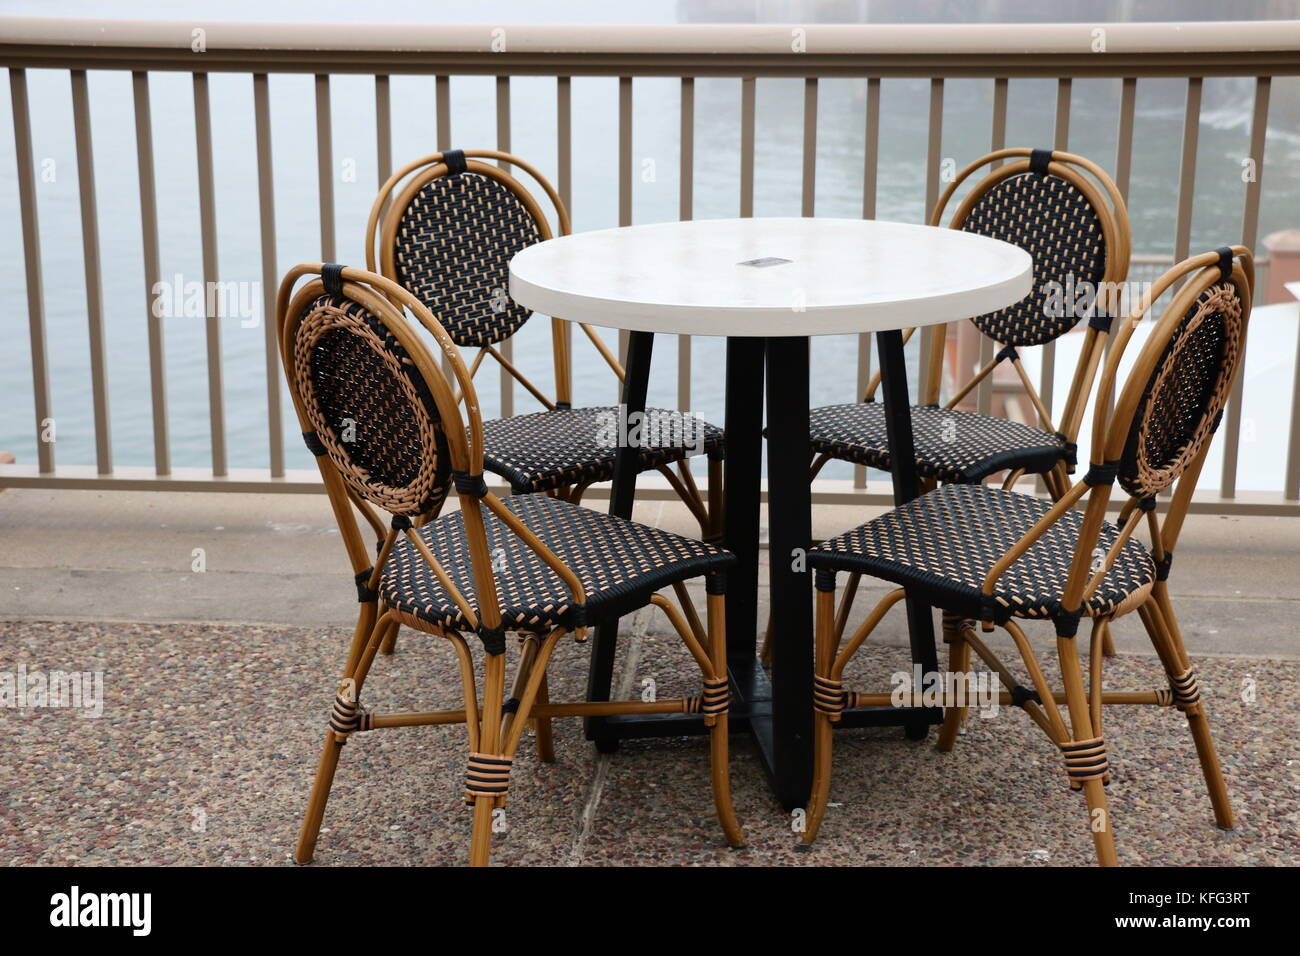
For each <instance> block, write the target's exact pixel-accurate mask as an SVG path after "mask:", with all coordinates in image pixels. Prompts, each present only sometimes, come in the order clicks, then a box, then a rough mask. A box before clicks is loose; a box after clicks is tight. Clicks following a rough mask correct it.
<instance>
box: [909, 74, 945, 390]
mask: <svg viewBox="0 0 1300 956" xmlns="http://www.w3.org/2000/svg"><path fill="white" fill-rule="evenodd" d="M929 118H930V122H929V131H928V133H927V135H926V147H925V211H924V212H923V213H922V217H923V221H926V222H928V221H929V218H930V211H931V210H932V209H934V205H935V203H936V202H938V201H939V164H940V163H941V162H942V161H943V157H942V155H941V154H942V152H943V77H938V76H936V77H933V78H931V80H930V112H929ZM947 332H948V327H947V326H946V325H927V326H925V327H924V328H922V329H921V336H920V338H921V360H920V364H919V366H918V367H919V368H920V370H921V374H920V375H919V376H918V379H919V380H918V382H917V386H916V388H917V394H918V395H920V396H921V397H922V399H921V400H922V401H925V402H930V401H934V402H937V401H939V394H940V391H941V390H942V389H943V366H942V365H939V366H935V365H933V364H932V363H931V361H930V357H931V350H932V349H933V348H934V340H935V336H937V335H946V334H947Z"/></svg>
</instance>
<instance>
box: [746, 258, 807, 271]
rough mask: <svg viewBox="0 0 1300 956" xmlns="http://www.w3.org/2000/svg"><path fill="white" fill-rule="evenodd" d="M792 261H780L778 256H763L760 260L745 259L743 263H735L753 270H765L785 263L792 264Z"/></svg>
mask: <svg viewBox="0 0 1300 956" xmlns="http://www.w3.org/2000/svg"><path fill="white" fill-rule="evenodd" d="M793 261H794V260H793V259H782V258H781V257H780V256H763V258H761V259H746V260H745V261H744V262H737V263H736V265H738V266H753V267H754V268H755V269H766V268H767V267H768V266H783V265H785V264H786V263H787V262H793Z"/></svg>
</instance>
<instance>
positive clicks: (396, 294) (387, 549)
mask: <svg viewBox="0 0 1300 956" xmlns="http://www.w3.org/2000/svg"><path fill="white" fill-rule="evenodd" d="M323 268H324V265H323V264H322V263H307V264H303V265H298V266H295V267H294V268H292V269H290V270H289V271H288V273H287V274H286V275H285V277H284V280H283V282H282V283H281V285H280V289H279V294H278V296H277V300H276V315H277V322H278V333H279V342H280V346H281V358H282V361H283V364H284V370H285V375H286V378H287V379H288V381H289V384H290V392H291V394H292V396H293V401H294V407H295V409H296V411H297V414H298V419H299V423H300V425H301V427H302V429H303V432H304V435H307V434H308V433H313V434H314V432H313V429H314V427H315V426H314V425H313V422H312V419H311V416H310V414H309V412H308V409H307V405H306V403H305V401H304V397H303V389H304V385H303V383H302V382H301V381H300V378H301V376H300V375H299V374H298V372H296V371H295V367H294V346H295V335H296V333H297V330H298V325H299V322H300V320H301V317H302V315H303V311H304V309H305V308H307V307H308V306H309V305H310V304H311V303H312V302H314V301H315V300H316V299H317V298H318V297H320V296H321V295H323V294H324V293H325V292H326V284H325V282H324V280H323V273H322V269H323ZM339 275H340V277H341V281H342V285H341V294H342V296H343V297H344V298H345V299H347V300H350V301H351V302H353V303H356V304H358V305H359V306H361V307H362V308H363V309H364V310H365V311H366V312H367V313H368V314H369V315H370V316H373V317H374V318H375V319H376V320H378V322H380V323H381V324H382V325H383V327H384V328H385V329H386V330H387V331H388V332H389V333H391V335H392V336H393V337H394V338H395V339H396V341H397V342H398V343H399V344H400V346H401V347H402V348H403V349H405V351H406V353H407V355H409V357H410V359H411V362H412V363H413V365H414V368H415V370H416V373H417V374H418V375H419V377H420V378H421V379H422V380H423V381H424V383H425V384H426V385H427V386H428V389H429V392H430V393H431V395H432V398H433V401H434V402H435V403H436V407H437V411H438V415H439V418H440V421H441V430H442V432H443V435H444V437H445V439H446V452H447V454H448V455H449V457H450V465H451V472H452V474H453V475H457V476H458V478H457V496H458V499H459V504H460V509H461V511H462V513H463V516H464V526H465V533H466V538H467V540H468V544H469V552H470V558H471V564H472V574H473V584H474V590H475V593H476V595H477V607H476V608H475V607H474V606H472V605H471V602H470V601H468V600H467V598H466V597H465V595H463V594H462V593H461V592H460V591H459V590H458V589H457V588H456V585H455V584H454V582H452V581H451V579H450V577H449V576H448V575H447V573H446V571H445V570H444V569H442V567H441V565H440V564H439V560H438V556H437V555H436V554H433V553H432V552H431V551H430V549H429V548H428V546H427V545H426V544H425V543H424V541H423V540H422V539H421V538H420V537H419V536H418V534H416V529H417V528H418V526H419V524H420V520H419V519H422V518H423V519H428V518H429V517H431V515H429V514H426V515H395V516H394V519H393V521H392V522H391V524H390V526H389V527H385V526H384V524H383V523H382V522H381V521H380V520H379V517H378V516H377V514H376V512H375V508H376V506H377V507H379V508H384V507H385V501H386V499H383V498H381V497H380V496H377V495H375V494H372V493H370V492H369V491H368V490H367V489H366V488H365V487H364V486H363V487H360V488H357V487H352V486H350V485H349V483H348V481H346V480H345V477H344V474H343V473H342V471H341V469H340V466H339V464H338V463H337V462H336V461H335V459H334V458H332V457H331V456H330V454H329V453H321V452H320V451H318V452H317V458H316V460H317V464H318V467H319V469H320V472H321V477H322V479H323V481H324V483H325V487H326V490H327V492H328V495H329V500H330V504H331V507H332V508H333V511H334V515H335V518H336V520H337V523H338V527H339V532H340V535H341V537H342V539H343V544H344V547H345V549H346V551H347V554H348V559H349V561H350V563H351V565H352V569H353V571H354V573H355V574H356V577H357V583H358V592H359V594H360V596H361V600H360V610H359V615H358V620H357V623H356V627H355V629H354V632H353V637H352V640H351V644H350V647H349V649H348V652H347V656H346V659H345V663H344V666H343V670H342V676H341V678H340V682H339V688H338V692H337V695H336V697H335V703H334V709H333V711H332V713H331V718H330V721H329V727H328V729H327V730H326V733H325V741H324V747H323V750H322V754H321V758H320V763H319V766H318V768H317V773H316V778H315V783H314V784H313V788H312V793H311V797H310V799H309V801H308V806H307V811H306V815H305V819H304V821H303V825H302V830H301V833H300V835H299V840H298V844H297V848H296V851H295V853H294V858H295V860H297V861H298V862H299V863H308V862H310V861H311V860H312V858H313V855H314V851H315V846H316V841H317V837H318V834H319V832H320V826H321V821H322V819H323V816H324V812H325V804H326V801H327V800H328V797H329V792H330V789H331V786H332V783H333V779H334V774H335V770H336V768H337V766H338V762H339V756H340V751H341V750H342V748H343V745H344V744H345V743H347V741H348V739H349V737H350V736H351V735H352V734H353V733H359V732H363V731H369V730H377V729H381V728H388V727H411V726H423V725H437V724H465V725H466V728H467V732H468V743H469V751H470V757H469V765H468V768H469V769H468V771H467V788H466V798H467V802H468V803H469V804H470V806H471V807H472V809H473V824H472V835H471V840H470V853H469V862H470V863H471V865H486V864H487V863H488V860H489V852H490V845H491V838H492V822H493V813H494V811H496V810H498V809H500V808H501V807H503V806H504V805H505V801H506V783H507V780H508V775H509V768H510V765H511V761H512V760H513V758H514V756H515V753H516V750H517V748H518V746H519V743H520V740H521V738H522V735H523V731H524V729H525V728H526V727H527V726H528V725H529V724H530V723H531V724H533V725H534V726H535V727H536V731H537V737H536V740H537V749H538V754H539V756H540V757H541V759H542V760H543V761H551V760H553V759H554V752H553V745H552V735H551V727H550V721H551V719H552V718H556V717H591V716H604V715H612V714H645V713H697V712H701V713H703V714H704V722H705V723H706V725H708V726H709V728H710V760H711V764H712V770H711V783H712V788H713V798H714V805H715V810H716V812H717V815H718V818H719V821H720V823H721V825H722V828H723V831H724V834H725V836H726V839H727V841H728V842H729V843H730V844H732V845H733V846H738V845H741V844H742V843H743V841H744V835H743V832H742V831H741V828H740V825H739V824H738V822H737V821H736V817H735V812H734V810H733V808H732V805H731V791H730V774H729V768H728V740H727V733H728V700H727V698H728V692H727V676H726V643H725V641H726V638H725V635H726V621H725V617H724V592H725V586H724V582H723V580H722V575H721V574H718V573H712V572H711V573H710V574H709V575H708V587H707V588H706V590H707V591H708V596H707V607H706V611H707V614H706V621H707V623H701V621H700V618H699V615H698V614H697V613H696V611H695V609H694V607H693V605H692V604H691V602H690V600H689V597H688V595H687V592H686V589H685V587H684V586H682V585H681V584H677V585H675V586H674V590H675V592H676V596H677V599H678V601H679V602H681V604H682V607H683V610H684V612H685V614H684V617H683V614H682V613H680V612H679V611H678V609H677V608H676V607H675V606H674V605H673V604H672V603H671V602H669V601H668V600H667V599H666V598H665V597H663V596H662V595H660V594H654V595H652V596H649V598H648V601H649V603H651V604H654V605H655V606H656V607H658V608H660V609H661V611H662V612H663V613H664V614H665V616H666V617H667V618H668V621H669V623H670V624H671V625H672V626H673V629H674V630H675V631H676V633H677V634H678V635H679V636H680V637H681V639H682V642H683V644H684V645H685V646H686V648H687V650H688V651H689V653H690V655H691V657H692V658H693V659H694V660H695V662H696V664H697V665H698V666H699V668H700V671H701V675H702V681H703V688H704V689H703V691H702V694H701V696H699V697H688V698H677V699H667V700H659V701H651V702H645V701H613V702H587V701H581V702H575V703H553V702H551V701H550V699H549V695H548V690H547V680H546V671H547V667H548V665H549V663H550V660H551V656H552V653H553V651H554V650H555V648H556V645H557V643H558V642H559V641H560V640H561V639H562V638H564V637H566V636H572V637H574V638H575V639H576V640H578V641H583V640H585V639H586V631H587V629H586V627H575V628H572V629H570V628H567V627H555V628H552V629H550V630H549V631H547V632H546V633H531V632H530V633H522V634H521V636H520V641H519V644H520V649H519V655H518V662H517V665H516V668H515V677H514V689H513V692H512V694H511V697H509V698H508V697H507V696H506V688H505V681H506V670H507V666H506V658H507V656H508V654H507V652H506V645H507V643H508V642H506V641H504V639H503V635H501V633H500V632H501V630H502V628H503V621H502V615H501V608H500V605H499V599H498V592H497V586H496V578H495V574H494V571H493V568H492V562H491V558H490V554H489V548H488V541H487V537H486V534H485V530H484V520H485V519H484V510H485V509H486V511H487V512H489V513H490V514H491V515H492V516H493V517H494V518H495V519H496V520H498V521H499V522H501V523H502V524H504V525H505V526H506V527H507V528H508V529H509V530H510V531H511V532H512V533H513V534H514V535H515V536H516V537H517V538H519V539H520V540H521V541H522V542H523V543H524V545H526V546H527V548H528V549H530V550H531V551H532V552H533V553H534V554H536V555H537V556H538V557H539V558H540V559H541V560H542V561H543V562H545V564H546V565H548V566H549V567H550V568H551V569H552V570H553V571H554V572H555V573H556V574H557V575H558V576H559V577H560V578H561V579H562V580H563V582H564V583H565V585H566V587H567V589H568V591H569V594H570V596H571V597H572V600H573V602H574V604H576V605H581V604H583V603H584V600H585V597H586V596H585V594H584V593H583V586H582V583H581V581H580V580H579V578H578V576H577V575H576V574H575V573H574V571H573V570H572V569H571V568H570V567H568V566H567V565H566V564H565V563H564V562H563V561H562V560H561V559H560V558H559V557H557V556H556V555H555V554H554V553H553V552H552V551H550V550H549V549H548V548H547V547H546V545H545V544H543V542H542V541H541V540H540V539H539V538H538V537H537V536H536V535H535V534H533V532H532V531H530V530H529V529H528V528H527V527H526V526H525V525H524V523H523V522H522V521H520V520H519V519H518V518H517V517H516V516H515V515H513V514H512V513H511V512H510V511H509V510H508V509H507V508H505V507H504V505H503V504H502V502H501V501H500V500H499V499H498V498H497V497H496V496H495V495H494V494H493V493H492V492H491V491H490V490H488V489H487V487H486V485H484V484H483V483H482V474H483V422H482V418H481V416H480V413H479V404H478V397H477V394H476V392H475V388H474V383H473V380H472V378H471V375H470V371H469V369H468V368H467V367H466V365H465V363H464V361H463V360H462V358H461V355H460V352H459V350H458V348H457V347H456V345H455V344H454V343H453V342H452V341H451V339H450V337H449V336H448V335H447V333H446V332H445V330H444V329H443V328H442V326H441V325H440V324H439V322H438V320H437V319H436V318H435V317H434V315H433V314H432V313H431V312H430V311H429V310H428V309H427V308H426V307H425V305H424V304H423V303H421V302H420V301H419V300H418V299H417V298H416V297H415V296H413V295H412V294H411V293H409V292H408V291H406V290H405V289H403V288H402V287H401V286H399V285H398V284H397V283H395V282H393V281H391V280H389V279H387V278H385V277H383V276H380V275H377V274H374V273H371V272H368V271H364V270H360V269H353V268H343V269H342V270H341V272H340V273H339ZM304 278H306V279H307V281H306V282H305V283H303V284H302V285H301V286H300V287H298V288H297V291H294V290H295V286H297V285H298V283H299V281H300V280H302V279H304ZM403 309H405V310H407V311H408V312H409V313H410V314H411V315H412V316H414V318H415V320H416V321H417V322H418V323H419V325H420V326H421V327H422V328H423V330H424V331H425V332H427V333H428V334H429V335H430V336H431V337H432V338H433V340H434V341H435V342H436V343H437V344H438V347H439V349H440V350H441V354H442V358H443V361H444V363H445V367H446V368H447V369H448V371H449V372H450V375H451V381H449V380H448V379H447V378H446V377H444V374H443V372H442V371H441V370H440V368H439V366H438V363H437V361H435V359H434V356H433V354H432V353H431V352H430V351H429V349H428V348H427V346H426V344H425V339H424V338H423V337H422V336H421V335H419V334H417V332H416V331H415V329H414V328H413V327H412V326H411V325H410V324H409V323H408V322H407V320H406V319H405V318H404V316H403ZM452 382H454V383H455V386H456V387H455V389H453V387H452V384H451V383H452ZM462 406H463V408H464V414H463V416H462V413H461V407H462ZM310 444H312V442H311V441H310V439H309V445H310ZM323 444H324V445H328V442H324V443H323ZM460 476H468V478H467V479H465V484H466V487H470V486H474V485H475V484H477V486H478V487H477V489H476V490H474V491H462V490H460V486H461V483H462V482H461V477H460ZM440 505H441V500H439V502H438V506H440ZM434 510H435V511H436V508H435V509H434ZM358 514H360V520H359V518H358ZM403 519H405V520H403ZM360 521H364V522H365V524H366V525H367V526H368V527H369V528H370V529H371V530H372V531H373V532H374V533H375V536H376V538H377V542H376V545H377V558H376V559H375V560H374V561H373V563H372V560H371V557H370V555H371V554H372V553H373V552H372V551H370V550H369V549H368V548H367V546H366V542H365V539H364V535H363V532H362V525H361V523H360ZM399 535H400V536H405V537H406V538H407V539H408V540H409V541H410V542H411V543H412V545H413V546H414V547H415V549H416V550H417V551H418V552H419V554H420V556H421V557H422V558H423V559H424V561H425V562H426V564H427V565H428V566H429V568H430V569H431V570H432V571H433V573H434V574H435V576H436V577H437V578H438V579H439V581H440V583H441V584H442V585H443V587H444V588H445V589H446V590H447V591H448V593H449V594H451V595H452V597H453V599H454V600H455V602H456V605H457V606H458V607H459V608H460V610H461V613H462V614H463V616H464V618H465V620H467V621H469V622H470V624H471V629H472V630H473V631H474V632H477V633H478V635H479V636H480V637H481V638H483V640H484V645H485V654H484V660H483V664H482V669H483V677H482V681H481V684H480V682H479V681H478V680H476V677H475V668H474V660H473V655H472V654H471V651H470V645H469V641H468V640H467V638H466V634H465V633H461V632H459V631H456V630H453V629H450V628H445V627H439V626H437V625H434V624H431V623H429V622H427V621H425V620H423V619H421V618H419V617H416V616H415V615H413V614H409V613H406V612H404V611H401V610H398V609H396V608H393V607H389V606H388V605H387V604H386V602H384V601H383V599H382V598H381V597H380V585H381V581H382V578H383V574H384V569H385V563H386V561H387V559H388V558H389V555H390V553H391V552H392V549H393V546H394V544H395V543H396V541H397V539H398V537H399ZM403 624H405V625H407V626H409V627H413V628H416V629H418V630H421V631H423V632H426V633H429V634H432V635H434V636H437V637H442V638H446V639H447V640H448V642H449V643H450V644H451V645H452V649H453V651H454V653H455V654H456V657H457V661H458V664H459V667H460V672H461V679H462V696H463V706H462V707H460V708H456V709H447V710H437V711H426V712H407V713H369V712H366V711H364V710H362V709H361V707H360V703H359V701H360V694H361V690H362V686H363V684H364V682H365V680H366V676H367V674H368V673H369V671H370V667H371V665H372V664H373V662H374V659H375V655H376V653H377V652H378V651H379V649H380V647H381V646H382V645H383V644H384V643H386V642H389V641H391V639H392V637H393V635H395V634H396V632H397V630H398V629H399V628H400V626H401V625H403ZM490 637H496V638H498V639H500V646H499V649H498V650H493V649H492V648H491V647H489V646H488V644H489V638H490ZM480 692H481V698H480ZM511 700H514V701H517V707H513V706H508V702H509V701H511ZM702 701H703V702H704V703H702ZM484 775H486V776H487V777H488V778H490V783H491V786H485V785H484V784H483V783H482V781H483V778H484ZM476 780H477V781H478V783H475V781H476Z"/></svg>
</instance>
